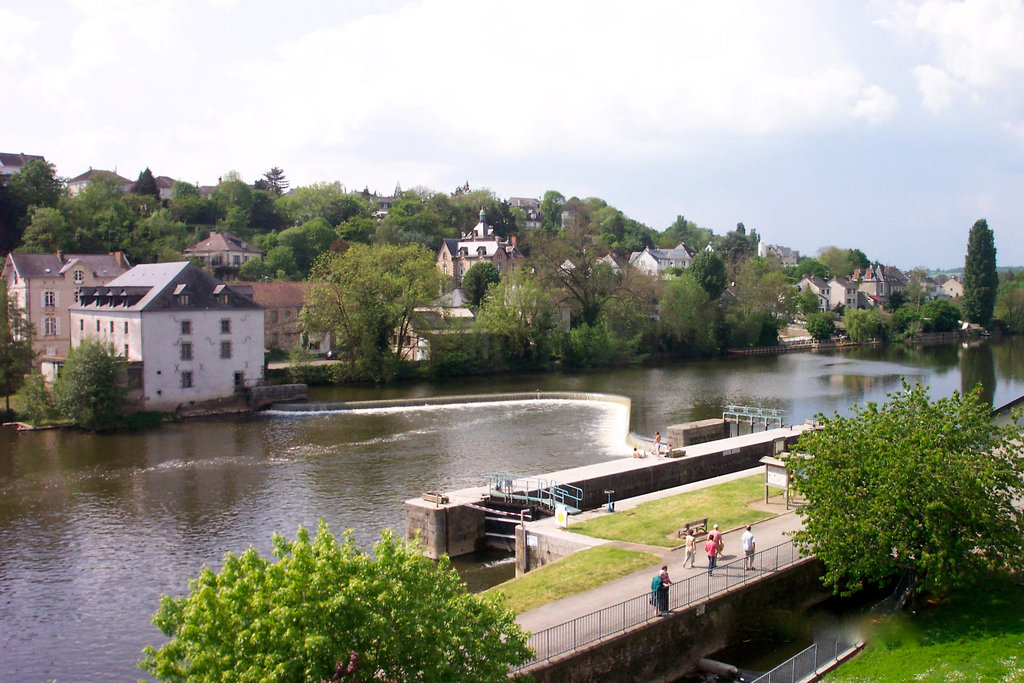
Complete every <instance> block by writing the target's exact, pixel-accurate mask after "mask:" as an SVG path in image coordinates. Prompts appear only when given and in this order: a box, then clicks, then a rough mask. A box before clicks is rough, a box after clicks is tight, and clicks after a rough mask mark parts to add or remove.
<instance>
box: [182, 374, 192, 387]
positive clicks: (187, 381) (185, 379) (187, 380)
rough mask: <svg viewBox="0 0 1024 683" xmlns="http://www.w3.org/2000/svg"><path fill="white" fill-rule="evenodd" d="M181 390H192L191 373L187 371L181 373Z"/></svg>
mask: <svg viewBox="0 0 1024 683" xmlns="http://www.w3.org/2000/svg"><path fill="white" fill-rule="evenodd" d="M181 388H182V389H191V388H192V373H191V372H189V371H187V370H186V371H185V372H183V373H181Z"/></svg>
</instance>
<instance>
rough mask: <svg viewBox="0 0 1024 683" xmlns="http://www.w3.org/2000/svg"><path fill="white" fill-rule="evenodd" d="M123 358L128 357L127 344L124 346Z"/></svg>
mask: <svg viewBox="0 0 1024 683" xmlns="http://www.w3.org/2000/svg"><path fill="white" fill-rule="evenodd" d="M124 357H125V358H127V357H128V345H127V344H125V345H124Z"/></svg>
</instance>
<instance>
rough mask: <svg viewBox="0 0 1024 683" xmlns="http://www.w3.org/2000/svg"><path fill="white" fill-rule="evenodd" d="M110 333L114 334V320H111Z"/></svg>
mask: <svg viewBox="0 0 1024 683" xmlns="http://www.w3.org/2000/svg"><path fill="white" fill-rule="evenodd" d="M110 334H114V321H113V320H111V321H110Z"/></svg>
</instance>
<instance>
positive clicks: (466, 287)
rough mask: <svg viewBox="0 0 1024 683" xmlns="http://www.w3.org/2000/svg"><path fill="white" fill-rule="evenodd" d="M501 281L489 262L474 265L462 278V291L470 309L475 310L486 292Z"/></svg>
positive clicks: (495, 269)
mask: <svg viewBox="0 0 1024 683" xmlns="http://www.w3.org/2000/svg"><path fill="white" fill-rule="evenodd" d="M500 281H501V273H499V272H498V269H497V268H495V267H494V264H493V263H490V262H489V261H481V262H479V263H474V264H473V265H472V266H470V267H469V270H467V271H466V274H465V275H463V276H462V291H463V292H465V293H466V301H467V302H468V303H469V305H470V307H472V308H477V307H478V306H479V305H480V304H481V303H482V302H483V300H484V296H485V295H486V294H487V290H488V289H490V288H491V287H492V286H494V285H496V284H498V283H499V282H500Z"/></svg>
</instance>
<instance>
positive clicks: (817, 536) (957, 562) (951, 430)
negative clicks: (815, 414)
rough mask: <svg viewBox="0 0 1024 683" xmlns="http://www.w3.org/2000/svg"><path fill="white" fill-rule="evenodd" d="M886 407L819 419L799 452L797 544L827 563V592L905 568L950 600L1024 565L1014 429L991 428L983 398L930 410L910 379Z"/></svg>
mask: <svg viewBox="0 0 1024 683" xmlns="http://www.w3.org/2000/svg"><path fill="white" fill-rule="evenodd" d="M888 398H889V400H888V402H886V403H884V404H882V405H877V404H875V403H868V404H866V405H864V406H854V408H853V412H854V415H853V417H841V416H839V415H835V416H834V417H832V418H825V417H824V416H819V419H820V420H822V421H823V423H824V426H823V428H822V429H821V430H819V431H813V432H805V433H804V434H803V435H802V436H801V437H800V440H799V442H798V444H797V448H796V449H795V452H799V453H801V454H807V456H808V457H807V459H804V458H803V456H802V455H801V456H792V457H793V460H794V461H793V462H791V463H790V465H791V467H792V468H793V471H794V476H795V484H796V488H797V489H798V490H799V491H800V492H801V493H803V494H804V495H805V496H806V498H807V504H806V505H805V506H804V507H802V508H801V509H800V511H799V513H800V515H801V516H802V517H803V528H802V529H801V530H800V531H798V532H797V533H796V536H795V541H796V542H797V544H798V545H799V546H801V547H803V548H807V549H810V550H811V551H813V552H814V553H815V554H816V555H817V556H818V557H819V558H820V559H821V560H822V561H824V563H825V568H826V574H825V579H824V580H825V583H826V584H827V585H830V586H832V587H833V589H834V590H835V591H836V592H838V593H841V594H850V593H853V592H855V591H856V590H858V589H859V588H861V587H862V586H864V585H866V584H869V583H879V584H881V583H882V582H884V581H885V580H886V579H888V578H889V577H891V576H893V575H894V574H896V573H899V572H902V571H907V572H910V573H911V574H912V576H913V577H914V579H915V581H916V587H917V590H926V591H930V592H942V591H947V590H952V589H956V588H959V587H962V586H965V585H968V584H969V583H970V582H971V581H973V580H975V579H977V578H978V577H979V576H982V575H983V574H984V573H985V572H987V571H989V570H993V569H1006V568H1021V567H1022V566H1024V554H1022V552H1024V524H1022V519H1021V512H1020V511H1019V510H1017V509H1016V508H1015V507H1014V504H1013V503H1014V497H1015V495H1019V492H1020V490H1021V485H1022V481H1024V479H1022V477H1024V455H1022V450H1021V444H1020V430H1019V428H1018V427H1017V426H1016V424H1009V425H1005V426H997V425H994V424H993V423H992V422H990V421H989V406H988V405H986V404H984V403H983V402H981V401H980V400H979V398H978V392H977V390H975V391H972V392H970V393H967V394H963V395H961V394H958V393H954V394H953V395H952V397H947V398H941V399H939V400H937V401H932V400H930V398H929V397H928V392H927V390H926V389H925V388H923V387H921V386H915V387H910V386H909V385H908V384H906V382H904V384H903V390H902V391H901V392H898V393H895V394H890V395H889V397H888Z"/></svg>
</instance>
